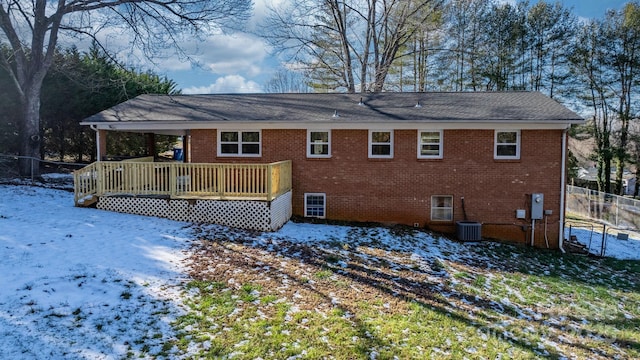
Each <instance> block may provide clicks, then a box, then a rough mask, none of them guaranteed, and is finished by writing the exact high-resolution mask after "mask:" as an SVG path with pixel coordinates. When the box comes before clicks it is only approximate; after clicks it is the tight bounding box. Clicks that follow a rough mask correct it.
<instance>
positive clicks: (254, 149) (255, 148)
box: [218, 131, 261, 156]
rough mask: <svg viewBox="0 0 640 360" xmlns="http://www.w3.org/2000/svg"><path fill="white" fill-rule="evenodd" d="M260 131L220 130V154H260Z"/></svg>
mask: <svg viewBox="0 0 640 360" xmlns="http://www.w3.org/2000/svg"><path fill="white" fill-rule="evenodd" d="M260 148H261V146H260V131H219V132H218V156H260Z"/></svg>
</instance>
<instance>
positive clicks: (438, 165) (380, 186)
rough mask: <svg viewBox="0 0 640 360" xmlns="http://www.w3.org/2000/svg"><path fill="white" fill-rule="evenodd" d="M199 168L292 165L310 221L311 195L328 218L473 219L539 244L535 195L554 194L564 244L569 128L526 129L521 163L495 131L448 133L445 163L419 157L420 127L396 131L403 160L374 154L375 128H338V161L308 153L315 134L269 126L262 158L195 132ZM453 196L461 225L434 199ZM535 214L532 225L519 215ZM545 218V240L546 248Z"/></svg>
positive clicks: (551, 223) (552, 235) (500, 235)
mask: <svg viewBox="0 0 640 360" xmlns="http://www.w3.org/2000/svg"><path fill="white" fill-rule="evenodd" d="M191 139H192V144H191V148H192V152H193V154H192V161H193V162H260V163H267V162H274V161H280V160H292V166H293V212H294V214H296V215H303V212H304V198H303V196H304V193H306V192H319V193H326V196H327V218H329V219H334V220H351V221H373V222H382V223H390V224H393V223H400V224H407V225H413V224H415V223H418V224H419V225H420V226H421V227H422V226H424V227H428V228H431V229H433V230H436V231H443V232H454V231H455V221H458V220H463V219H464V213H463V209H462V197H464V208H465V210H466V215H467V218H468V220H473V221H479V222H482V223H483V228H482V231H483V236H484V237H490V238H496V239H503V240H509V241H513V242H520V243H524V242H525V241H526V242H530V234H531V229H530V225H531V220H529V215H530V206H531V205H530V197H531V194H532V193H543V194H544V209H549V210H552V212H553V213H552V215H551V216H549V217H548V219H547V238H548V241H549V243H550V246H551V247H557V244H558V226H559V225H558V221H559V214H560V211H561V209H560V175H561V154H562V149H561V146H562V131H560V130H522V131H521V149H520V160H494V159H493V152H494V150H493V146H494V144H493V143H494V131H493V130H445V131H444V132H443V140H444V146H443V154H444V157H443V159H437V160H423V159H418V158H417V130H396V131H394V158H393V159H369V158H368V147H367V146H368V131H367V130H332V133H331V150H332V157H331V158H330V159H308V158H307V157H306V139H307V131H306V130H263V131H262V157H260V158H229V157H217V156H216V131H215V130H192V131H191ZM432 195H452V196H453V198H454V221H453V222H444V223H442V222H432V221H431V220H430V213H431V196H432ZM516 209H526V212H527V220H518V219H516V217H515V212H516ZM544 235H545V234H544V220H538V221H537V223H536V227H535V243H536V245H537V246H541V247H542V246H546V245H545V237H544Z"/></svg>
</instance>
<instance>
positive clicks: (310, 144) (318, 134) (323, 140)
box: [307, 130, 331, 158]
mask: <svg viewBox="0 0 640 360" xmlns="http://www.w3.org/2000/svg"><path fill="white" fill-rule="evenodd" d="M307 157H317V158H322V157H331V132H330V131H311V130H309V131H308V132H307Z"/></svg>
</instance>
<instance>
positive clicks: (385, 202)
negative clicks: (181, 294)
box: [82, 92, 583, 248]
mask: <svg viewBox="0 0 640 360" xmlns="http://www.w3.org/2000/svg"><path fill="white" fill-rule="evenodd" d="M582 122H583V119H582V118H580V117H579V116H578V115H577V114H575V113H574V112H572V111H570V110H568V109H567V108H565V107H564V106H562V105H560V104H559V103H557V102H556V101H555V100H553V99H550V98H549V97H547V96H545V95H543V94H541V93H537V92H473V93H472V92H465V93H379V94H230V95H179V96H168V95H142V96H139V97H137V98H135V99H132V100H130V101H127V102H125V103H122V104H120V105H117V106H115V107H113V108H111V109H108V110H105V111H103V112H101V113H98V114H96V115H94V116H92V117H89V118H87V119H85V120H84V122H83V123H82V124H84V125H89V126H91V127H92V128H93V129H94V130H96V131H97V141H98V144H99V146H98V148H99V158H102V156H104V155H106V154H105V149H106V146H105V141H108V136H107V133H108V131H131V132H142V133H147V134H173V135H180V136H183V139H184V163H188V164H209V163H216V164H270V163H275V162H280V161H285V160H286V161H290V164H291V165H290V166H291V193H290V202H291V205H290V206H291V212H292V213H293V215H297V216H307V217H318V218H326V219H332V220H345V221H356V222H379V223H384V224H406V225H410V226H418V227H426V228H429V229H432V230H435V231H440V232H447V233H453V232H456V231H457V230H458V231H459V227H460V226H466V224H473V226H475V224H481V232H482V236H483V237H484V238H493V239H499V240H505V241H511V242H517V243H527V244H531V243H532V244H534V245H535V246H538V247H546V246H549V247H552V248H557V247H558V246H561V241H562V238H561V237H560V234H561V231H562V228H563V221H564V218H563V217H564V188H565V168H566V161H565V160H566V130H567V129H568V128H569V127H570V126H571V125H572V124H579V123H582ZM461 221H462V222H461ZM465 221H467V222H465ZM471 229H472V230H473V229H474V228H471ZM463 230H464V229H463ZM458 234H459V235H460V233H458ZM547 244H548V245H547Z"/></svg>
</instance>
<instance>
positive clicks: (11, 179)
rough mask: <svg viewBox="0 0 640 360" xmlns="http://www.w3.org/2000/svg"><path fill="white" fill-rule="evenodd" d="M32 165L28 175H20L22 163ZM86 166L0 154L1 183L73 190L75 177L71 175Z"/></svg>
mask: <svg viewBox="0 0 640 360" xmlns="http://www.w3.org/2000/svg"><path fill="white" fill-rule="evenodd" d="M25 160H26V161H28V162H29V163H30V166H29V169H30V172H29V173H28V174H20V162H21V161H25ZM84 166H86V164H78V163H71V162H60V161H49V160H42V159H37V158H32V157H26V156H17V155H3V154H0V182H2V183H14V184H16V183H19V184H24V183H29V184H42V183H43V182H44V183H48V184H49V185H51V186H54V187H55V185H59V187H63V188H68V187H69V186H71V188H73V177H72V176H71V174H72V173H73V171H74V170H78V169H81V168H83V167H84Z"/></svg>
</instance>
